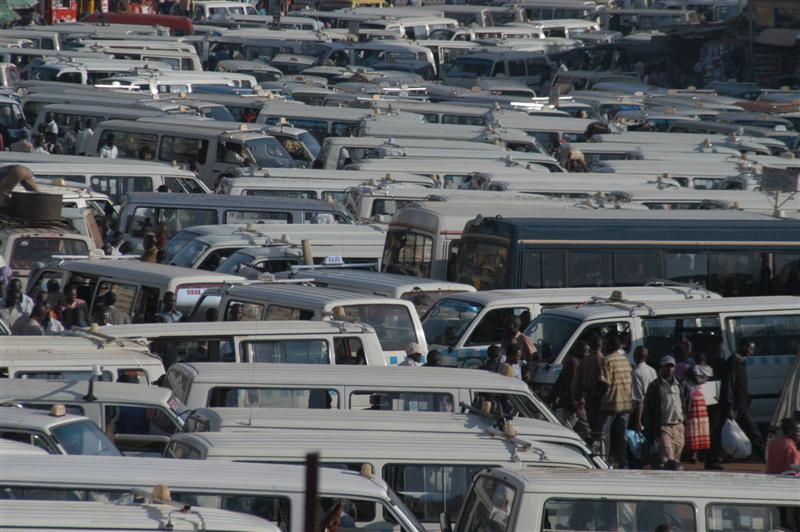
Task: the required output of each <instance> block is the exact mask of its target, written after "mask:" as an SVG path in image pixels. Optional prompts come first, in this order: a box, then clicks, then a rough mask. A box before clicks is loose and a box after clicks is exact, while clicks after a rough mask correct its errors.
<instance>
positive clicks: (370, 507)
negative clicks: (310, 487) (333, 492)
mask: <svg viewBox="0 0 800 532" xmlns="http://www.w3.org/2000/svg"><path fill="white" fill-rule="evenodd" d="M339 501H341V502H342V503H343V504H344V513H343V514H342V518H341V519H342V520H341V524H342V528H343V529H352V528H356V529H357V530H358V529H360V528H361V527H358V528H357V527H355V524H356V523H371V522H372V521H374V520H375V501H370V500H364V499H361V500H359V499H353V498H349V499H340V498H338V497H320V498H319V504H320V506H321V507H322V508H321V509H322V511H321V512H320V513H319V515H320V519H324V518H325V516H326V515H328V512H330V511H331V510H333V509H334V507H336V505H337V504H339ZM320 524H321V523H320Z"/></svg>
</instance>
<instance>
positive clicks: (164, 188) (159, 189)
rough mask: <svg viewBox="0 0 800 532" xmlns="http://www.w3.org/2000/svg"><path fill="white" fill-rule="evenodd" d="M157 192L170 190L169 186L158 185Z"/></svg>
mask: <svg viewBox="0 0 800 532" xmlns="http://www.w3.org/2000/svg"><path fill="white" fill-rule="evenodd" d="M156 192H169V187H168V186H167V185H158V188H157V189H156Z"/></svg>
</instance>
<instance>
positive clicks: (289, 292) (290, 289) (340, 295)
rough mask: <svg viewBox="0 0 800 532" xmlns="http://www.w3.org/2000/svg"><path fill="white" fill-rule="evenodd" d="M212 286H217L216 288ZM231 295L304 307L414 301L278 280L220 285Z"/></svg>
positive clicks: (235, 297)
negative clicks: (286, 282)
mask: <svg viewBox="0 0 800 532" xmlns="http://www.w3.org/2000/svg"><path fill="white" fill-rule="evenodd" d="M211 290H214V289H213V288H212V289H211ZM219 290H220V292H223V291H224V293H225V295H227V296H228V297H229V298H231V299H243V300H249V301H264V302H265V303H270V302H273V301H276V302H282V303H283V304H287V303H291V304H293V305H295V306H298V307H301V308H317V307H320V306H324V305H334V306H339V305H369V304H375V305H387V304H402V305H410V303H409V302H408V301H405V300H402V299H392V298H387V297H381V296H372V297H371V296H368V295H365V294H363V293H358V292H348V291H345V290H336V289H333V288H320V287H317V286H307V285H296V284H276V283H269V282H265V283H253V284H238V285H237V284H232V285H226V286H225V287H223V288H221V289H219Z"/></svg>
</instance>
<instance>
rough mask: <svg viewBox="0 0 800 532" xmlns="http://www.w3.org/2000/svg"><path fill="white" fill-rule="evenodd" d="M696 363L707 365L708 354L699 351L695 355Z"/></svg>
mask: <svg viewBox="0 0 800 532" xmlns="http://www.w3.org/2000/svg"><path fill="white" fill-rule="evenodd" d="M694 361H695V363H696V364H703V365H705V364H706V362H708V354H707V353H706V352H705V351H697V352H696V353H695V354H694Z"/></svg>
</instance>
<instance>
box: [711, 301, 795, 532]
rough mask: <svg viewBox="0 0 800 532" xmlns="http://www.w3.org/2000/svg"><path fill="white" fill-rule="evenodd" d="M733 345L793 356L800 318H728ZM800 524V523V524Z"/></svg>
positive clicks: (761, 351) (759, 353)
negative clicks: (749, 343)
mask: <svg viewBox="0 0 800 532" xmlns="http://www.w3.org/2000/svg"><path fill="white" fill-rule="evenodd" d="M726 322H727V330H729V331H733V337H734V342H733V345H739V341H740V340H741V339H743V338H748V339H749V340H750V341H752V342H753V343H755V344H756V347H755V353H754V354H755V355H762V356H763V355H793V354H795V353H796V352H797V349H798V347H800V316H798V315H784V316H745V317H739V318H728V319H727V320H726ZM799 524H800V523H799Z"/></svg>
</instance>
